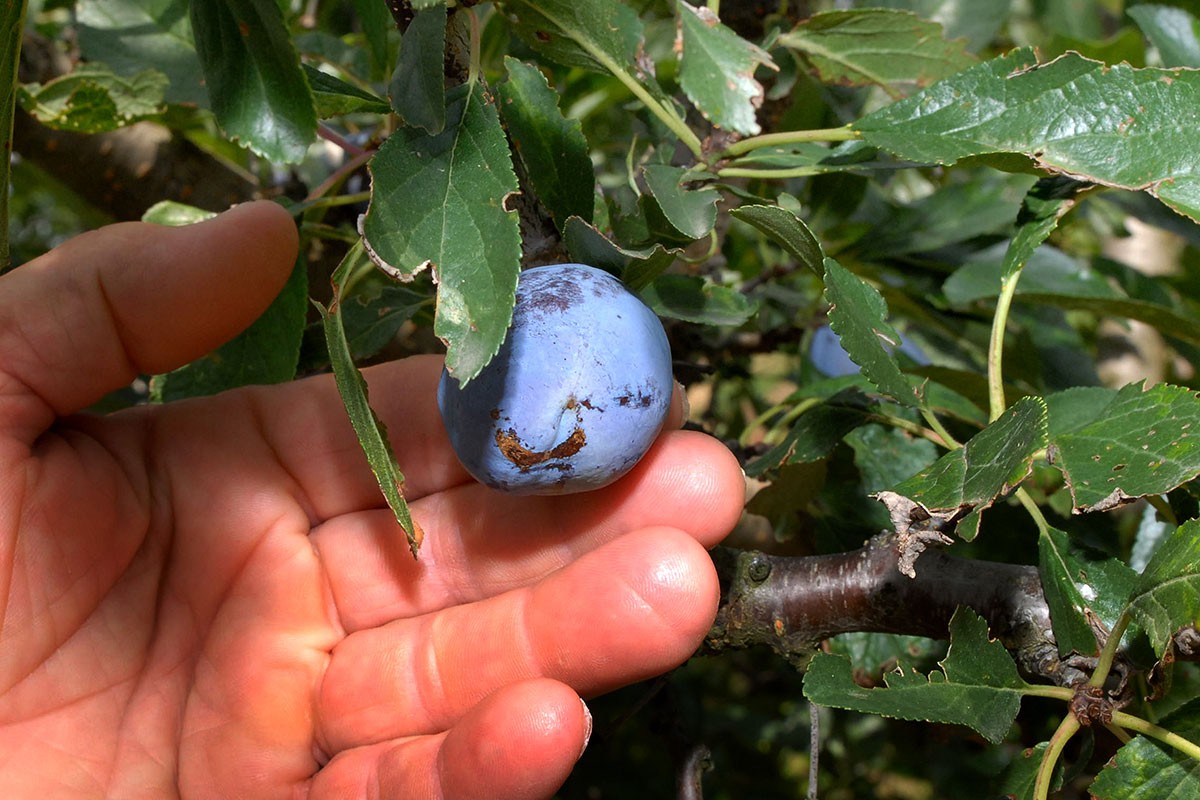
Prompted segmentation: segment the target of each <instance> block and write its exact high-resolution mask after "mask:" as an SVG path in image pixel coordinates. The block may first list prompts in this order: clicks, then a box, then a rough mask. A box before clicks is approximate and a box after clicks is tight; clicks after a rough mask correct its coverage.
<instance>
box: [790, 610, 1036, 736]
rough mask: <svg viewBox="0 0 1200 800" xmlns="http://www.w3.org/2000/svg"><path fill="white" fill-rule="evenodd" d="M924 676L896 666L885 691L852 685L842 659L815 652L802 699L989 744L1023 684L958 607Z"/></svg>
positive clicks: (1010, 715) (971, 615)
mask: <svg viewBox="0 0 1200 800" xmlns="http://www.w3.org/2000/svg"><path fill="white" fill-rule="evenodd" d="M939 666H940V667H941V669H940V670H935V671H934V672H932V673H931V674H930V675H928V676H925V675H922V674H921V673H919V672H917V671H916V670H914V669H912V668H911V667H906V666H905V665H904V664H901V665H900V666H899V667H897V669H896V670H895V671H894V672H891V673H889V674H887V675H885V676H884V677H885V679H886V681H887V687H886V688H876V689H865V688H863V687H862V686H859V685H858V684H856V683H855V682H854V674H853V669H852V666H851V664H850V662H849V660H847V659H846V658H843V657H841V656H835V655H830V654H828V653H820V652H819V653H817V654H816V656H814V657H813V660H812V663H810V664H809V666H808V670H807V671H806V672H805V675H804V696H805V697H807V698H808V699H809V700H811V701H812V702H814V703H816V704H817V705H822V706H830V707H833V708H846V709H850V710H853V711H864V712H867V713H870V714H881V715H883V716H886V717H896V718H899V719H909V720H924V721H927V722H942V723H950V724H956V725H966V726H968V727H971V728H973V729H974V730H976V731H977V732H978V733H979V734H980V735H982V736H983V737H984V738H985V739H987V740H988V741H989V742H999V741H1000V740H1001V739H1003V738H1004V736H1005V734H1007V733H1008V730H1009V728H1010V727H1011V726H1012V723H1013V720H1015V719H1016V716H1017V712H1018V711H1020V709H1021V697H1022V694H1023V693H1024V690H1025V689H1026V688H1028V684H1026V683H1025V681H1023V680H1021V676H1020V675H1019V674H1018V673H1017V666H1016V664H1014V663H1013V660H1012V657H1011V656H1009V654H1008V651H1006V650H1005V649H1004V645H1002V644H1000V642H998V641H995V640H993V639H989V638H988V629H987V623H986V622H985V621H984V620H983V619H982V618H981V617H979V616H978V615H977V614H976V613H975V612H974V611H971V610H970V609H968V608H960V609H958V611H956V612H955V613H954V617H953V618H952V619H951V620H950V650H949V651H948V652H947V654H946V658H945V659H943V660H942V662H941V663H940V664H939Z"/></svg>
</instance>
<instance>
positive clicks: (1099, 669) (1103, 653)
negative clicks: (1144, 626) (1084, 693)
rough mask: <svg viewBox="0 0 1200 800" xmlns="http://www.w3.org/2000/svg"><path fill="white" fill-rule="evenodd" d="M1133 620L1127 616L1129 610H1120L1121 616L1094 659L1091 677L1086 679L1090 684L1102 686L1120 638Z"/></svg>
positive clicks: (1118, 648)
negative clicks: (1097, 656)
mask: <svg viewBox="0 0 1200 800" xmlns="http://www.w3.org/2000/svg"><path fill="white" fill-rule="evenodd" d="M1131 622H1133V617H1131V616H1129V611H1128V610H1125V611H1123V612H1121V616H1120V617H1118V618H1117V624H1116V625H1113V629H1112V631H1110V632H1109V634H1108V639H1106V640H1105V642H1104V647H1103V648H1102V649H1101V650H1100V658H1099V659H1098V660H1097V661H1096V669H1095V670H1094V671H1093V672H1092V677H1091V679H1090V680H1089V681H1088V684H1089V685H1091V686H1097V687H1099V686H1103V685H1104V682H1105V681H1106V680H1108V673H1109V672H1110V671H1111V670H1112V665H1113V661H1114V660H1115V659H1116V657H1117V651H1118V650H1120V649H1121V639H1122V638H1123V637H1124V636H1125V629H1126V628H1128V627H1129V624H1130V623H1131Z"/></svg>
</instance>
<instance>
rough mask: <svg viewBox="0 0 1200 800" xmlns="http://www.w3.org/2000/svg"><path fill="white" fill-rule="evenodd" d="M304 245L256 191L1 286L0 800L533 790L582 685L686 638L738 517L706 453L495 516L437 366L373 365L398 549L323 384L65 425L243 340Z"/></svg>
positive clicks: (662, 445) (700, 625)
mask: <svg viewBox="0 0 1200 800" xmlns="http://www.w3.org/2000/svg"><path fill="white" fill-rule="evenodd" d="M295 248H296V241H295V232H294V228H293V227H292V224H291V221H290V219H289V218H288V216H287V215H286V214H285V213H283V212H282V211H281V210H280V209H279V208H278V207H276V206H274V205H272V204H268V203H254V204H248V205H246V206H241V207H239V208H237V209H235V210H233V211H231V212H228V213H226V214H224V215H221V216H220V217H218V218H216V219H215V220H213V221H211V222H207V223H202V224H200V225H196V226H191V227H188V228H179V229H167V228H157V227H154V226H149V225H144V224H141V223H131V224H125V225H119V226H113V227H110V228H106V229H103V230H101V231H97V232H95V233H92V234H88V235H85V236H82V237H79V238H77V239H75V240H73V241H71V242H69V243H67V244H66V245H64V246H62V247H60V248H58V249H56V250H55V251H53V252H51V253H49V254H47V255H46V256H44V257H42V258H41V259H39V260H38V261H35V262H31V263H30V264H27V265H24V266H22V267H21V268H20V269H18V270H15V271H14V272H12V273H10V274H9V275H7V276H5V277H4V278H3V279H0V428H2V430H0V796H3V797H20V798H23V797H37V798H41V797H71V796H79V797H98V796H107V797H156V798H158V797H172V796H179V797H188V798H193V797H194V798H202V797H221V798H232V797H252V798H259V797H263V798H266V797H311V798H314V800H316V799H317V798H326V797H329V798H334V797H336V798H343V797H356V796H367V797H375V796H404V797H413V798H421V797H447V798H469V797H488V798H526V797H529V798H534V797H546V796H549V795H550V794H552V793H553V792H554V790H555V789H556V788H557V787H558V786H559V785H560V784H561V782H562V780H563V779H564V778H565V777H566V775H567V773H568V772H569V771H570V769H571V766H572V764H573V763H574V761H575V760H576V759H577V758H578V756H579V754H580V752H581V750H582V748H583V746H584V745H585V742H586V737H587V734H588V730H589V725H590V723H589V720H588V716H587V712H586V709H585V707H584V706H583V704H582V703H581V702H580V700H579V696H580V695H581V694H582V695H588V694H593V693H597V692H602V691H604V690H606V689H610V688H614V687H616V686H618V685H621V684H623V683H627V682H629V681H633V680H637V679H640V678H643V677H646V676H649V675H652V674H655V673H658V672H661V671H663V670H665V669H668V668H670V667H671V666H673V665H674V664H676V663H678V662H679V661H681V660H682V659H684V658H686V657H687V655H688V654H689V653H690V652H691V650H692V649H693V648H694V647H695V646H696V644H697V643H698V641H699V639H700V637H701V636H703V634H704V632H705V630H707V628H708V625H709V624H710V622H711V619H712V615H713V611H714V609H715V604H716V599H717V587H716V579H715V576H714V574H713V569H712V565H711V562H710V561H709V560H708V558H707V555H706V554H705V552H704V547H705V546H709V545H711V544H713V543H714V542H715V541H716V540H717V539H719V538H720V537H721V536H722V535H724V533H725V532H726V531H727V530H728V529H729V528H730V527H731V526H732V524H733V522H734V520H735V519H736V516H737V514H738V511H739V509H740V505H741V475H740V473H739V471H738V469H737V466H736V463H735V462H734V461H733V460H732V458H731V457H730V456H729V454H728V453H727V452H726V451H725V450H724V448H722V447H721V446H720V445H719V444H718V443H717V442H715V441H713V440H711V439H709V438H707V437H704V436H701V435H698V434H689V433H685V432H672V433H668V434H664V435H663V436H662V437H660V440H659V441H658V443H656V445H655V447H654V449H653V450H652V451H651V453H650V454H649V455H648V456H647V457H646V458H645V459H644V460H643V462H642V463H641V464H639V466H638V467H637V468H636V469H635V471H634V472H633V473H631V474H630V475H629V476H628V477H627V478H625V479H623V480H622V481H620V482H619V483H618V484H616V485H614V486H612V487H609V488H608V489H604V490H601V491H599V492H594V493H590V494H587V495H574V496H568V497H561V498H522V499H518V498H511V497H507V496H503V495H498V494H496V493H493V492H490V491H489V490H487V489H485V488H483V487H481V486H479V485H477V484H475V483H474V482H472V481H471V480H470V479H469V478H468V476H467V475H466V474H465V473H464V472H463V471H462V469H461V468H460V467H459V465H458V464H457V462H456V461H455V459H454V457H453V455H452V453H451V451H450V450H449V447H448V445H447V442H446V440H445V434H444V432H443V430H442V428H441V425H440V422H439V421H438V418H437V412H436V408H435V406H434V395H435V391H434V387H435V385H436V380H437V376H438V372H439V370H440V361H439V360H438V359H436V358H417V359H409V360H407V361H403V362H398V363H395V364H390V365H386V366H384V367H380V368H377V369H375V370H373V371H371V372H370V373H369V380H370V384H371V392H372V400H373V402H374V403H375V405H376V406H377V407H378V410H379V411H380V413H381V415H382V416H383V417H384V419H385V420H386V421H387V422H388V423H389V429H390V430H391V432H392V434H393V440H394V441H393V443H394V445H395V448H396V450H397V452H398V453H399V457H400V461H401V467H402V468H403V470H404V472H405V473H406V475H408V477H409V479H410V480H409V483H408V484H407V485H406V487H405V489H406V494H407V495H408V497H409V498H410V500H411V501H412V507H413V513H414V516H415V517H416V518H417V519H418V521H419V522H420V523H421V524H422V526H423V527H424V529H425V531H426V536H427V539H426V543H425V547H424V549H423V550H422V552H421V558H420V559H419V560H417V561H414V560H413V559H412V557H411V555H410V554H409V553H408V549H407V544H406V543H405V541H404V537H403V534H402V533H401V532H400V531H399V530H398V529H397V527H396V524H395V521H394V519H393V518H392V517H391V514H390V511H388V510H387V509H386V507H383V506H382V505H381V500H380V497H379V494H378V488H377V487H376V485H375V483H374V479H373V477H372V476H371V474H370V473H369V471H368V470H367V469H366V467H365V464H364V462H363V458H362V455H361V451H360V450H359V449H358V444H357V442H356V440H355V438H354V435H353V433H352V431H351V430H350V427H349V423H348V422H347V421H346V420H345V417H344V414H343V412H342V410H341V406H340V401H339V399H338V396H337V393H336V389H335V388H334V386H333V384H332V381H330V380H328V379H325V378H316V379H311V380H306V381H300V382H296V383H291V384H287V385H283V386H276V387H260V388H251V389H244V390H238V391H236V392H230V393H226V394H224V395H220V396H217V397H214V398H209V399H204V400H195V401H187V402H180V403H175V404H171V405H167V406H160V407H153V408H151V407H147V408H138V409H132V410H130V411H126V412H122V413H120V414H116V415H112V416H108V417H94V416H86V415H73V414H74V412H76V411H77V410H78V409H81V408H84V407H86V406H88V405H89V404H91V403H93V402H94V401H95V400H97V399H98V398H99V397H100V396H102V395H103V394H104V393H105V392H106V391H109V390H111V389H113V388H116V387H118V386H121V385H123V384H125V383H127V382H128V381H129V380H130V379H131V378H132V377H133V376H134V375H136V374H138V373H146V372H161V371H165V370H167V369H170V368H173V367H175V366H178V365H179V364H181V363H185V362H187V361H188V360H191V359H193V358H195V357H197V356H199V355H201V354H203V353H205V352H207V351H208V350H210V349H212V348H213V347H214V346H216V345H217V344H219V343H220V342H221V341H223V340H225V339H227V338H229V337H230V336H232V335H233V334H235V333H236V332H237V331H238V330H239V329H240V328H241V327H242V326H244V325H245V324H247V323H248V322H249V321H250V320H251V319H253V317H254V316H255V315H256V314H257V313H258V312H259V311H261V309H262V308H263V307H264V306H265V304H266V303H267V302H268V301H269V300H270V298H271V296H272V295H273V294H274V292H275V291H277V290H278V288H279V286H280V285H281V284H282V282H283V280H284V279H285V278H286V276H287V273H288V270H289V269H290V267H291V264H292V262H293V260H294V257H295Z"/></svg>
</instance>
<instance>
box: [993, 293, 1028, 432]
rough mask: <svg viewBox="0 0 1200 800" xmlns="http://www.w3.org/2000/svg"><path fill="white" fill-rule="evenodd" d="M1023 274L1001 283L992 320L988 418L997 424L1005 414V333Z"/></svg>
mask: <svg viewBox="0 0 1200 800" xmlns="http://www.w3.org/2000/svg"><path fill="white" fill-rule="evenodd" d="M1020 276H1021V273H1020V272H1015V273H1013V274H1012V275H1007V276H1005V277H1004V279H1003V280H1002V281H1001V282H1000V295H999V296H998V297H997V298H996V314H995V316H994V317H993V318H992V335H991V339H990V340H989V342H988V360H987V368H988V375H987V379H988V405H989V413H988V418H989V420H990V421H992V422H995V421H996V420H997V419H999V418H1000V415H1001V414H1003V413H1004V409H1005V408H1006V407H1007V405H1008V404H1007V402H1006V401H1005V399H1004V370H1003V366H1004V331H1005V329H1006V328H1007V327H1008V313H1009V311H1010V309H1011V308H1012V301H1013V296H1014V295H1015V294H1016V292H1017V281H1018V280H1019V279H1020Z"/></svg>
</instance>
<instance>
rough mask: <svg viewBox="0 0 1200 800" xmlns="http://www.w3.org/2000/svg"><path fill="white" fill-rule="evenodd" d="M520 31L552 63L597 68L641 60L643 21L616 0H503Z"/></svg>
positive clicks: (501, 6) (609, 68) (618, 67)
mask: <svg viewBox="0 0 1200 800" xmlns="http://www.w3.org/2000/svg"><path fill="white" fill-rule="evenodd" d="M497 6H498V8H499V9H500V10H501V11H502V12H504V14H505V15H506V16H507V17H508V19H509V21H510V22H511V23H512V25H513V28H514V30H515V31H516V33H517V35H518V36H520V37H521V38H522V39H523V40H524V41H525V42H526V44H528V45H529V46H530V47H532V48H533V49H534V50H536V51H538V52H539V53H542V54H543V55H545V56H546V57H547V58H549V59H551V60H552V61H557V62H558V63H559V64H565V65H566V66H569V67H583V68H584V69H590V70H593V71H595V72H615V71H617V70H622V71H624V70H625V69H626V67H629V66H632V65H634V64H636V63H637V54H638V49H639V48H640V47H641V43H642V21H641V19H639V18H638V15H637V13H636V12H635V11H634V10H633V9H632V8H630V7H629V6H627V5H624V4H622V3H618V2H616V0H537V2H534V0H500V1H499V2H498V3H497Z"/></svg>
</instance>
